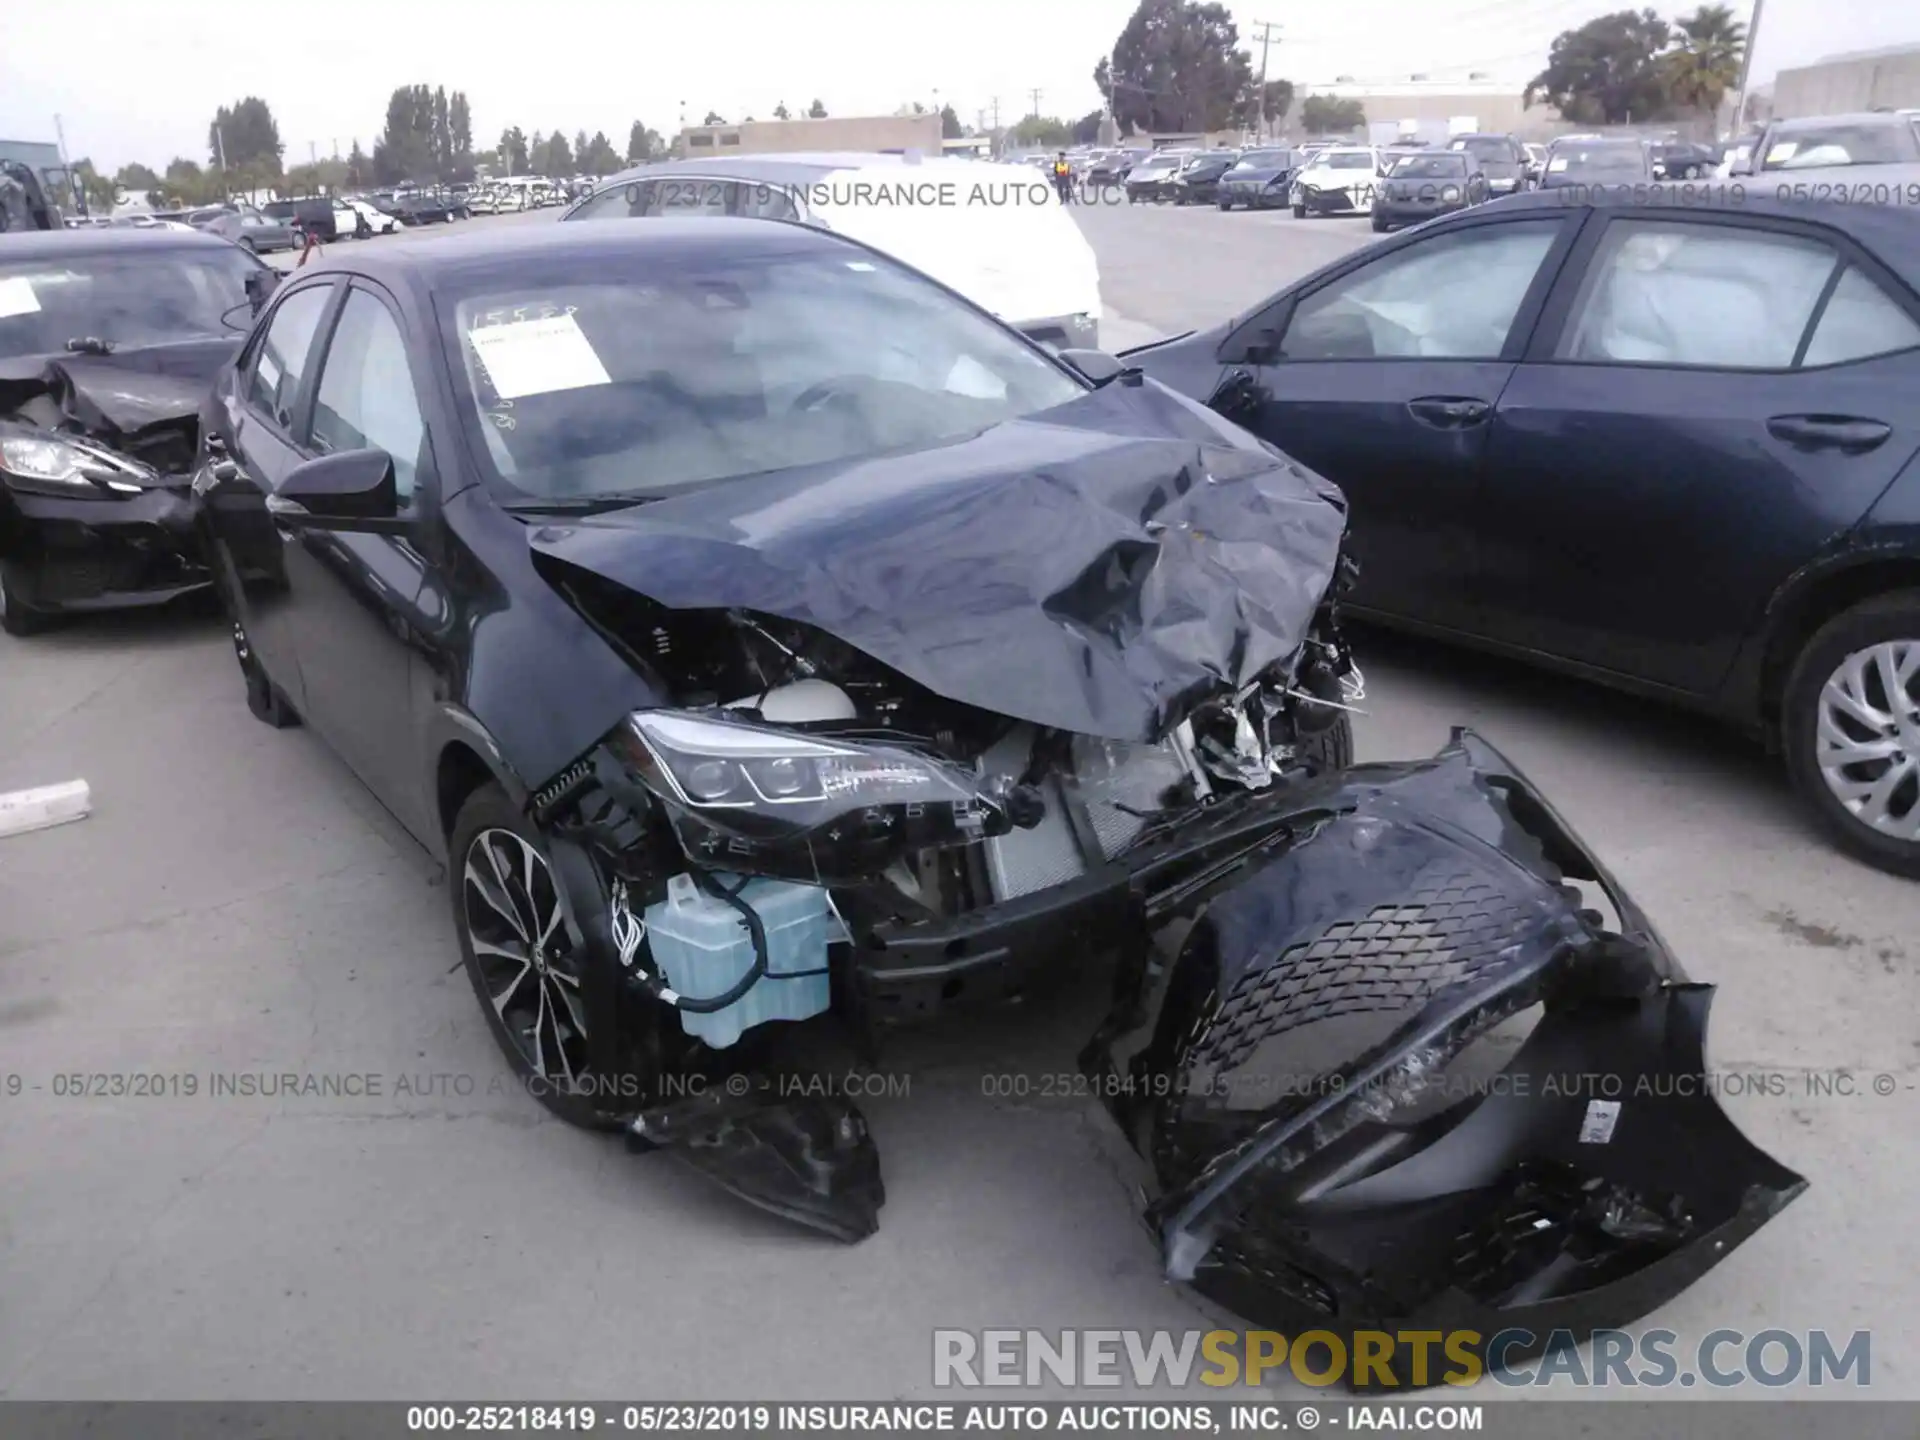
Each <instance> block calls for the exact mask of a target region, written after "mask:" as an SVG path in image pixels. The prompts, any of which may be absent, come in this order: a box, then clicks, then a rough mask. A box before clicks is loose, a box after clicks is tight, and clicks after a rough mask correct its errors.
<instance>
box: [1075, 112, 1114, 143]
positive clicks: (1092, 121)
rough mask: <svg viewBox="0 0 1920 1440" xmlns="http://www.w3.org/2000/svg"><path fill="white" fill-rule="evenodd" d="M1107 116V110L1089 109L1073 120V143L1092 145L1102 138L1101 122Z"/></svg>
mask: <svg viewBox="0 0 1920 1440" xmlns="http://www.w3.org/2000/svg"><path fill="white" fill-rule="evenodd" d="M1106 118H1107V112H1106V111H1105V110H1089V111H1088V112H1087V113H1086V114H1084V115H1082V116H1081V117H1080V118H1079V119H1078V120H1076V121H1074V122H1073V143H1074V144H1076V145H1092V144H1094V143H1095V142H1096V141H1098V140H1099V138H1100V125H1101V122H1102V121H1104V120H1105V119H1106Z"/></svg>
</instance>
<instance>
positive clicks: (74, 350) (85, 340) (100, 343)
mask: <svg viewBox="0 0 1920 1440" xmlns="http://www.w3.org/2000/svg"><path fill="white" fill-rule="evenodd" d="M67 350H68V353H70V354H73V355H111V354H112V353H113V346H112V344H111V343H109V342H108V341H105V340H102V339H101V338H100V337H99V336H97V335H78V336H75V337H74V338H73V339H71V340H69V341H67Z"/></svg>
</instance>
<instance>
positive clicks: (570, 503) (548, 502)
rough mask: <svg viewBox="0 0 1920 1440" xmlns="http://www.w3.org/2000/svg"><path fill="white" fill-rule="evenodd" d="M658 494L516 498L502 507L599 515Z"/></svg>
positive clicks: (515, 510) (533, 512)
mask: <svg viewBox="0 0 1920 1440" xmlns="http://www.w3.org/2000/svg"><path fill="white" fill-rule="evenodd" d="M660 498H661V497H660V496H658V495H643V494H638V493H634V492H629V493H627V494H622V495H555V496H552V497H550V498H548V499H545V500H515V501H512V502H510V503H509V504H507V505H504V506H502V507H501V508H502V509H505V510H509V511H511V512H513V513H514V514H515V515H598V514H601V513H602V512H603V511H607V510H624V509H626V508H628V507H629V506H632V505H645V504H646V503H647V502H648V501H650V500H658V499H660Z"/></svg>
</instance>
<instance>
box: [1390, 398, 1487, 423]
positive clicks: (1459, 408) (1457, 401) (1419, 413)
mask: <svg viewBox="0 0 1920 1440" xmlns="http://www.w3.org/2000/svg"><path fill="white" fill-rule="evenodd" d="M1407 410H1408V412H1409V413H1410V414H1411V415H1412V416H1413V418H1414V419H1416V420H1418V421H1420V423H1421V424H1423V425H1431V426H1433V427H1434V428H1435V429H1436V430H1463V429H1465V428H1466V427H1467V426H1469V425H1478V424H1479V423H1480V422H1481V421H1482V420H1485V419H1486V418H1487V416H1488V415H1489V414H1490V413H1491V412H1492V410H1493V407H1492V406H1491V405H1489V404H1488V403H1487V402H1486V401H1484V400H1473V399H1469V398H1466V397H1464V396H1458V395H1423V396H1421V397H1420V398H1419V399H1418V400H1409V401H1408V402H1407Z"/></svg>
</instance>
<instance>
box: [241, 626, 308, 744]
mask: <svg viewBox="0 0 1920 1440" xmlns="http://www.w3.org/2000/svg"><path fill="white" fill-rule="evenodd" d="M233 658H234V659H236V660H238V661H239V662H240V678H241V679H242V680H244V681H245V682H246V686H247V709H248V711H249V712H251V714H252V715H253V718H254V719H256V720H258V721H260V722H262V723H263V724H266V725H271V726H272V727H273V728H274V729H276V730H288V729H291V728H292V727H293V726H295V725H298V724H299V723H300V716H299V713H298V712H297V711H295V709H294V708H293V705H292V703H291V702H290V701H289V700H288V699H287V697H286V695H285V694H284V693H283V692H282V691H281V689H280V687H279V686H278V685H276V684H274V683H273V682H272V681H271V680H269V679H268V678H267V672H266V671H265V670H264V669H262V668H261V666H260V660H259V657H257V656H256V655H255V654H254V653H253V646H252V645H250V644H249V643H248V641H247V631H246V627H245V626H243V625H241V624H240V622H239V621H237V620H236V621H235V622H234V625H233Z"/></svg>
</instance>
